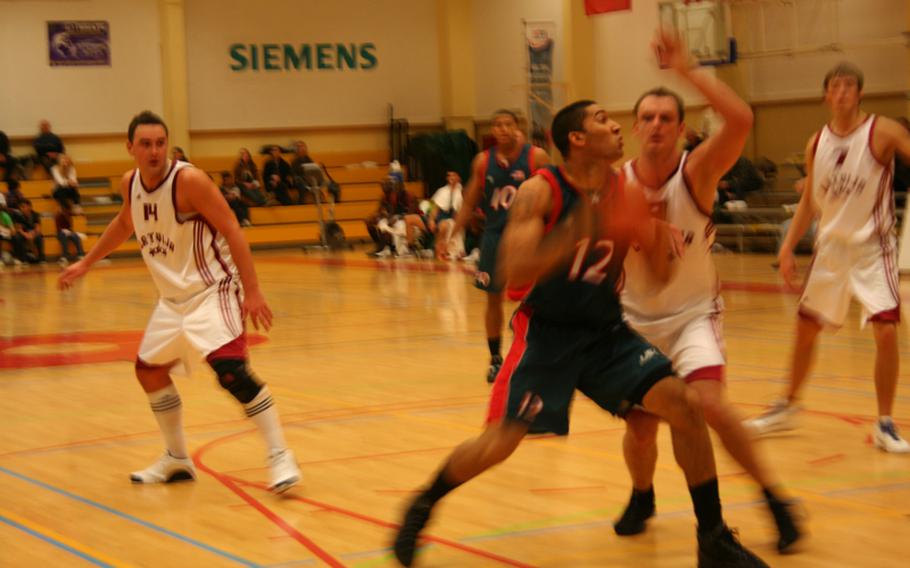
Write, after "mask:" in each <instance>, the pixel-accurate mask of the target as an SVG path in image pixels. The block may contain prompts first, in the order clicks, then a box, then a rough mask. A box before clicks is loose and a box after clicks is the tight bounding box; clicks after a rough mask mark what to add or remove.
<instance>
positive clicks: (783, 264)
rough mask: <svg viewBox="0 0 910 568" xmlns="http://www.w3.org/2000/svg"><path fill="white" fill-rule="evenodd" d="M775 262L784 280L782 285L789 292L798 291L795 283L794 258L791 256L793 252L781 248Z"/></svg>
mask: <svg viewBox="0 0 910 568" xmlns="http://www.w3.org/2000/svg"><path fill="white" fill-rule="evenodd" d="M777 262H778V263H779V265H780V267H779V268H778V271H779V272H780V275H781V278H783V279H784V285H786V287H787V288H788V289H790V290H799V286H798V285H797V283H796V258H795V257H794V256H793V251H792V250H787V249H786V248H781V249H780V252H779V253H778V254H777Z"/></svg>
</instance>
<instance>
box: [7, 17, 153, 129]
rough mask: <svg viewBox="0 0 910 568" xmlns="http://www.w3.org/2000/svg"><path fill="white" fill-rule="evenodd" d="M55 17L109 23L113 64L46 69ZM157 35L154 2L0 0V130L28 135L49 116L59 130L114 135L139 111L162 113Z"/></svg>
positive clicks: (57, 18) (48, 65)
mask: <svg viewBox="0 0 910 568" xmlns="http://www.w3.org/2000/svg"><path fill="white" fill-rule="evenodd" d="M54 20H107V21H108V22H109V24H110V41H111V65H110V66H109V67H106V66H105V67H51V66H50V64H49V56H48V38H47V24H46V22H47V21H54ZM159 35H160V34H159V25H158V8H157V2H156V1H155V0H130V1H129V2H122V1H120V0H82V1H79V2H72V1H69V2H67V1H56V2H54V1H32V0H22V1H17V2H3V3H2V7H0V68H2V69H3V79H2V80H0V129H2V130H3V131H4V132H6V133H7V135H8V136H10V137H16V136H27V137H32V136H34V135H35V134H37V132H38V121H39V120H41V119H42V118H46V119H48V120H50V121H51V124H52V125H53V127H54V130H55V131H56V132H57V133H59V134H62V135H66V134H68V133H79V134H99V133H113V132H122V131H124V130H126V126H127V124H128V123H129V121H130V118H131V117H132V116H133V115H134V114H135V113H136V112H137V110H141V109H145V108H148V109H151V110H154V111H159V112H160V111H161V109H162V85H161V57H160V51H159V49H158V47H159ZM64 138H66V136H64ZM120 147H122V145H121V146H120Z"/></svg>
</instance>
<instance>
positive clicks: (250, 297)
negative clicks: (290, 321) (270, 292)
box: [243, 291, 272, 331]
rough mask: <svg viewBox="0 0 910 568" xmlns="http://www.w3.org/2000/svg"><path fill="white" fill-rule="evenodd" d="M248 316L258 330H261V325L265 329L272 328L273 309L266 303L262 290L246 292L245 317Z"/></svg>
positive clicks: (244, 302)
mask: <svg viewBox="0 0 910 568" xmlns="http://www.w3.org/2000/svg"><path fill="white" fill-rule="evenodd" d="M247 316H249V317H250V322H251V323H252V324H253V327H254V328H255V329H256V331H259V326H260V325H262V329H264V330H265V331H268V330H270V329H272V310H271V309H270V308H269V305H268V304H267V303H266V301H265V296H263V295H262V292H259V291H256V292H253V293H249V294H246V296H245V297H244V299H243V318H244V319H246V317H247Z"/></svg>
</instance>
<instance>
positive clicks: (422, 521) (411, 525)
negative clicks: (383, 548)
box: [394, 495, 433, 566]
mask: <svg viewBox="0 0 910 568" xmlns="http://www.w3.org/2000/svg"><path fill="white" fill-rule="evenodd" d="M432 509H433V503H432V502H431V501H430V500H429V499H428V498H427V497H425V496H424V495H420V496H419V497H417V499H415V500H414V502H412V503H411V506H410V507H408V510H407V511H406V512H405V514H404V519H403V520H402V521H401V527H399V528H398V534H397V535H395V545H394V547H395V558H397V559H398V561H399V562H401V564H402V565H403V566H410V565H411V564H412V563H413V562H414V553H415V552H416V551H417V539H418V538H419V537H420V531H422V530H423V527H425V526H426V524H427V521H429V520H430V511H432Z"/></svg>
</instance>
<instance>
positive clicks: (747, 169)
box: [717, 156, 763, 201]
mask: <svg viewBox="0 0 910 568" xmlns="http://www.w3.org/2000/svg"><path fill="white" fill-rule="evenodd" d="M762 183H763V182H762V177H761V174H760V173H758V170H757V169H756V168H755V166H754V165H753V164H752V162H751V161H749V159H748V158H745V157H742V156H740V158H739V159H738V160H736V163H735V164H733V167H732V168H730V171H728V172H727V173H725V174H724V176H723V177H722V178H720V183H718V184H717V185H718V188H719V189H720V190H722V191H724V192H726V194H727V195H726V197H727V199H721V201H726V200H729V199H745V198H746V194H747V193H750V192H752V191H758V190H759V189H761V188H762Z"/></svg>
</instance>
